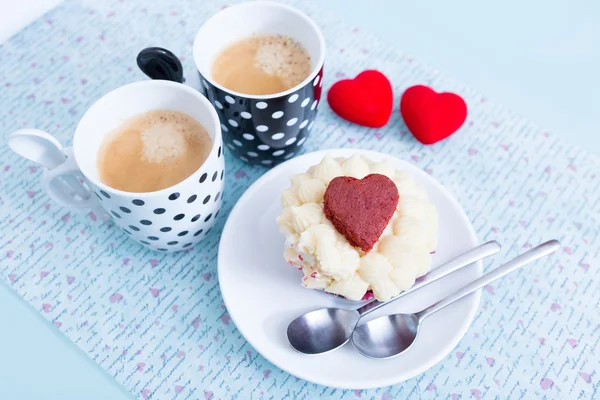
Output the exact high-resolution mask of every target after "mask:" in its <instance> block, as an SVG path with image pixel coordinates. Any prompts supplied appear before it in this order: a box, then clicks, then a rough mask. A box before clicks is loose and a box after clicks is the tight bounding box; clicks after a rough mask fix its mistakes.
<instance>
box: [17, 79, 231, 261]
mask: <svg viewBox="0 0 600 400" xmlns="http://www.w3.org/2000/svg"><path fill="white" fill-rule="evenodd" d="M152 110H173V111H178V112H181V113H184V114H187V115H188V116H190V117H191V118H193V119H195V120H196V121H197V122H199V123H200V124H201V125H202V126H203V127H204V128H205V129H206V131H207V132H208V134H209V136H210V137H211V139H212V148H211V150H210V153H209V155H208V158H207V159H206V161H205V162H204V163H203V164H202V165H201V166H200V168H199V169H198V170H196V171H195V172H194V173H193V174H192V175H190V176H189V177H188V178H186V179H185V180H183V181H181V182H179V183H177V184H175V185H173V186H171V187H169V188H166V189H162V190H158V191H155V192H148V193H132V192H125V191H122V190H117V189H114V188H112V187H110V186H108V185H106V184H104V183H103V182H102V181H101V180H100V177H99V171H98V152H99V150H100V147H101V144H102V142H103V139H104V138H105V137H106V135H107V134H109V133H110V132H112V131H113V130H114V129H115V128H116V127H117V126H118V125H120V124H121V123H122V122H123V121H124V120H127V119H128V118H131V117H134V116H136V115H140V114H143V113H146V112H149V111H152ZM18 132H19V131H17V132H15V134H17V133H18ZM41 134H44V133H43V132H41ZM44 135H47V134H44ZM222 143H223V142H222V138H221V126H220V122H219V118H218V116H217V113H216V112H215V109H214V108H213V107H212V106H211V104H210V103H209V102H208V100H207V99H206V98H205V97H204V96H202V95H201V94H200V93H199V92H198V91H197V90H195V89H192V88H190V87H188V86H185V85H182V84H180V83H175V82H170V81H166V80H152V81H142V82H136V83H131V84H128V85H125V86H121V87H120V88H117V89H115V90H113V91H112V92H109V93H108V94H106V95H105V96H103V97H102V98H101V99H99V100H98V101H97V102H96V103H94V104H93V105H92V106H91V107H90V108H89V109H88V110H87V112H86V113H85V115H84V116H83V118H82V119H81V121H80V122H79V124H78V125H77V129H76V130H75V136H74V138H73V147H72V148H67V149H65V160H64V161H62V162H61V163H60V164H59V165H58V166H57V167H55V168H53V169H50V170H48V171H46V173H45V176H44V187H45V189H46V192H47V193H48V194H49V195H50V197H51V198H52V199H54V200H55V201H57V202H59V203H61V204H63V205H66V206H69V207H72V208H79V209H86V208H87V209H91V210H92V211H93V212H94V215H97V214H99V213H102V214H104V213H106V214H107V215H108V216H109V217H110V218H112V219H113V221H114V223H115V224H116V225H117V226H118V227H119V228H121V229H122V230H123V231H124V232H125V233H127V234H128V235H129V236H130V237H131V238H132V239H134V240H136V241H137V242H139V243H141V244H142V245H144V246H146V247H148V248H151V249H153V250H158V251H164V252H167V251H177V250H185V249H188V248H190V247H191V246H193V245H194V244H196V243H198V242H199V241H200V240H202V239H203V238H204V237H206V236H207V235H208V234H209V232H210V231H211V228H212V227H213V226H214V224H215V221H216V219H217V217H218V215H219V210H220V209H221V201H222V200H221V199H222V194H223V187H224V179H225V173H224V169H225V162H224V157H223V149H222ZM123 174H127V171H123ZM76 177H83V178H84V184H82V185H79V186H77V185H78V181H77V179H76ZM73 182H74V183H73ZM74 186H75V187H74ZM98 217H99V216H98Z"/></svg>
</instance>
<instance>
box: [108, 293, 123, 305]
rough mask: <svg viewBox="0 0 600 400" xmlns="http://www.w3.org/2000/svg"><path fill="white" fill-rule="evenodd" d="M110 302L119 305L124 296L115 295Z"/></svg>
mask: <svg viewBox="0 0 600 400" xmlns="http://www.w3.org/2000/svg"><path fill="white" fill-rule="evenodd" d="M109 300H110V302H111V303H112V304H115V303H118V302H119V301H121V300H123V295H122V294H121V293H114V294H112V295H111V296H110V298H109Z"/></svg>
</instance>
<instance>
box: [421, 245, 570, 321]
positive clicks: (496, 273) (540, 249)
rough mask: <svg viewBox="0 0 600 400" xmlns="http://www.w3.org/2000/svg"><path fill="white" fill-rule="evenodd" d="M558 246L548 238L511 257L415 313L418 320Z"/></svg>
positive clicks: (551, 251) (552, 250)
mask: <svg viewBox="0 0 600 400" xmlns="http://www.w3.org/2000/svg"><path fill="white" fill-rule="evenodd" d="M559 247H560V242H559V241H558V240H550V241H547V242H545V243H542V244H540V245H539V246H537V247H534V248H533V249H531V250H529V251H527V252H525V253H523V254H521V255H519V256H517V257H515V258H513V259H512V260H510V261H509V262H507V263H506V264H504V265H502V266H500V267H498V268H496V269H495V270H493V271H491V272H489V273H487V274H485V275H484V276H482V277H481V278H479V279H477V280H475V281H473V282H471V283H469V284H468V285H467V286H465V287H463V288H462V289H460V290H459V291H457V292H454V293H453V294H451V295H450V296H448V297H446V298H445V299H443V300H440V301H439V302H437V303H435V304H434V305H432V306H431V307H428V308H426V309H425V310H423V311H421V312H419V313H417V316H418V317H419V320H423V319H425V318H427V317H428V316H430V315H431V314H434V313H436V312H438V311H440V310H441V309H443V308H444V307H446V306H448V305H450V304H452V303H454V302H455V301H457V300H459V299H462V298H463V297H465V296H466V295H468V294H471V293H473V292H475V291H476V290H478V289H481V288H482V287H484V286H485V285H487V284H489V283H491V282H493V281H495V280H496V279H500V278H502V277H503V276H504V275H506V274H508V273H510V272H513V271H515V270H517V269H519V268H521V267H522V266H524V265H526V264H529V263H530V262H532V261H535V260H537V259H539V258H542V257H543V256H546V255H548V254H551V253H553V252H554V251H556V250H557V249H558V248H559Z"/></svg>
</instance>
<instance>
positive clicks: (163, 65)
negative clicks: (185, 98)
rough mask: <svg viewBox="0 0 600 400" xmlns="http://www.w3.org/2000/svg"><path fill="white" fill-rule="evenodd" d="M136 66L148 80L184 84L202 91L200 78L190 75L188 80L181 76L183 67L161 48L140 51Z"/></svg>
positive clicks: (173, 56)
mask: <svg viewBox="0 0 600 400" xmlns="http://www.w3.org/2000/svg"><path fill="white" fill-rule="evenodd" d="M137 65H138V67H139V68H140V69H141V70H142V72H143V73H144V74H146V75H147V76H148V77H149V78H150V79H161V80H166V81H173V82H177V83H185V85H187V86H190V87H192V88H194V89H196V90H200V91H202V90H201V89H202V87H201V85H200V77H199V76H198V74H192V75H191V76H190V77H188V79H187V80H186V78H185V77H184V76H183V66H182V65H181V61H180V60H179V58H177V56H176V55H175V54H173V53H172V52H171V51H169V50H167V49H163V48H162V47H148V48H145V49H144V50H142V51H140V53H139V54H138V56H137Z"/></svg>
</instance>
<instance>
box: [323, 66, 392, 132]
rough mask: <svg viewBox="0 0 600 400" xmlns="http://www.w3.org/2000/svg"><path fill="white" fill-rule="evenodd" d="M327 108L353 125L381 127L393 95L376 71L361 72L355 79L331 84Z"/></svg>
mask: <svg viewBox="0 0 600 400" xmlns="http://www.w3.org/2000/svg"><path fill="white" fill-rule="evenodd" d="M327 101H328V102H329V107H331V109H332V110H333V111H334V112H335V113H336V114H337V115H339V116H340V117H342V118H344V119H345V120H348V121H350V122H353V123H355V124H359V125H363V126H368V127H371V128H381V127H382V126H384V125H385V124H387V122H388V121H389V119H390V116H391V115H392V108H393V106H394V94H393V92H392V85H391V84H390V81H389V80H388V78H386V77H385V75H383V74H382V73H381V72H379V71H376V70H367V71H363V72H361V73H360V74H358V75H357V76H356V78H354V79H343V80H341V81H339V82H336V83H334V84H333V86H332V87H331V89H329V92H328V93H327Z"/></svg>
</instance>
